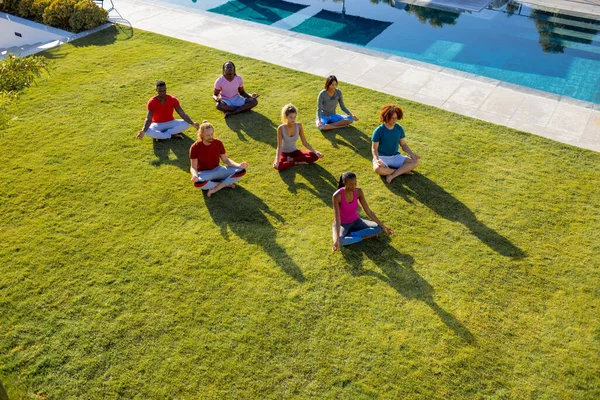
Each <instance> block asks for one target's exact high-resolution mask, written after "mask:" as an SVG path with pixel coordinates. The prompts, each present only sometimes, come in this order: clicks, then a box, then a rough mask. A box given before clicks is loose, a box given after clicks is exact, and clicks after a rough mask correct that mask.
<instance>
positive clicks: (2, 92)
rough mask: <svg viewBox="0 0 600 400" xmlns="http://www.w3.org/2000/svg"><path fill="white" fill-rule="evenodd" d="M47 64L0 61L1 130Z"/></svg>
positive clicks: (26, 59) (11, 56)
mask: <svg viewBox="0 0 600 400" xmlns="http://www.w3.org/2000/svg"><path fill="white" fill-rule="evenodd" d="M46 66H47V65H46V59H45V58H44V57H42V56H29V57H23V58H21V57H17V56H15V55H14V54H10V53H9V54H8V55H7V56H6V57H5V58H4V59H3V60H2V61H0V131H2V130H3V129H4V128H6V126H7V125H8V119H9V117H8V114H7V113H6V108H7V107H8V103H9V102H11V101H12V100H15V99H16V98H17V96H18V94H19V92H20V91H21V90H23V89H25V88H26V87H29V86H31V84H32V83H33V82H34V81H35V78H37V77H39V76H40V75H41V74H42V72H43V71H44V70H45V69H46ZM0 394H1V391H0Z"/></svg>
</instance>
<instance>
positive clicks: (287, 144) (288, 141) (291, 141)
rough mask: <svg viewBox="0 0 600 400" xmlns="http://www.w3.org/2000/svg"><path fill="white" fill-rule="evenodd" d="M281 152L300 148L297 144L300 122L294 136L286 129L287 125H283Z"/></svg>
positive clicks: (289, 151)
mask: <svg viewBox="0 0 600 400" xmlns="http://www.w3.org/2000/svg"><path fill="white" fill-rule="evenodd" d="M281 128H282V130H281V133H282V135H281V136H282V140H281V152H282V153H291V152H292V151H296V150H298V146H296V142H297V141H298V136H299V134H300V128H298V124H296V133H295V134H294V136H288V135H287V131H286V129H285V125H281Z"/></svg>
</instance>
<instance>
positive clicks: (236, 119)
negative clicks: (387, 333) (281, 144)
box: [225, 110, 277, 148]
mask: <svg viewBox="0 0 600 400" xmlns="http://www.w3.org/2000/svg"><path fill="white" fill-rule="evenodd" d="M225 122H226V123H227V126H228V127H229V129H231V130H232V131H234V132H235V133H237V135H238V138H239V139H240V140H244V141H247V140H248V138H247V137H246V136H245V135H247V136H250V137H251V138H252V139H254V140H257V141H260V142H263V143H266V144H268V145H269V146H271V147H273V148H277V125H275V124H274V123H273V121H271V120H270V119H269V118H267V117H265V116H264V115H262V114H259V113H257V112H255V111H252V110H250V111H246V112H243V113H239V114H235V115H230V116H229V117H227V118H225Z"/></svg>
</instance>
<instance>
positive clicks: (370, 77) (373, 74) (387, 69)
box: [332, 60, 409, 90]
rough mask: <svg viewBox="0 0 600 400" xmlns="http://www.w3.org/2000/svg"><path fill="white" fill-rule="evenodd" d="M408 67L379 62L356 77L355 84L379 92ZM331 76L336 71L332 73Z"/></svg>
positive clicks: (390, 62)
mask: <svg viewBox="0 0 600 400" xmlns="http://www.w3.org/2000/svg"><path fill="white" fill-rule="evenodd" d="M408 68H409V67H408V66H406V65H402V64H400V63H398V62H396V61H389V60H381V62H380V63H378V64H377V65H375V66H374V67H373V68H371V69H369V70H368V71H367V72H365V73H364V74H362V75H360V76H359V77H358V80H357V82H363V84H362V85H370V88H371V89H375V90H381V89H383V88H384V87H386V86H387V85H389V84H390V83H391V82H392V81H393V80H394V79H396V78H398V77H399V76H400V75H401V74H402V73H403V72H405V71H406V70H407V69H408ZM332 73H333V74H335V73H337V71H332Z"/></svg>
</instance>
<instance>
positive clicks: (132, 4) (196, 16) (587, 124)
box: [111, 0, 600, 151]
mask: <svg viewBox="0 0 600 400" xmlns="http://www.w3.org/2000/svg"><path fill="white" fill-rule="evenodd" d="M205 1H211V0H205ZM554 1H557V0H554ZM115 6H116V9H117V11H118V12H119V13H120V14H121V16H122V18H123V19H125V20H127V21H128V22H130V23H131V25H132V26H133V27H135V28H139V29H143V30H147V31H151V32H155V33H159V34H163V35H167V36H171V37H175V38H178V39H182V40H187V41H190V42H194V43H198V44H201V45H205V46H208V47H212V48H216V49H220V50H224V51H228V52H231V53H234V54H239V55H242V56H247V57H252V58H256V59H259V60H263V61H267V62H269V63H272V64H276V65H280V66H283V67H287V68H291V69H295V70H300V71H304V72H308V73H312V74H315V75H320V76H327V75H329V74H334V75H336V76H337V77H338V79H340V80H341V81H344V82H348V83H351V84H355V85H360V86H363V87H366V88H369V89H373V90H378V91H381V92H384V93H389V94H392V95H394V96H398V97H402V98H405V99H409V100H413V101H417V102H420V103H423V104H428V105H431V106H435V107H440V108H443V109H446V110H449V111H452V112H456V113H459V114H462V115H466V116H470V117H474V118H478V119H481V120H484V121H488V122H492V123H495V124H499V125H505V126H509V127H512V128H515V129H519V130H522V131H525V132H529V133H533V134H536V135H540V136H543V137H546V138H549V139H553V140H557V141H560V142H563V143H568V144H571V145H574V146H579V147H582V148H586V149H592V150H595V151H600V105H598V104H593V103H589V102H584V101H580V100H575V99H572V98H569V97H563V96H560V95H555V94H551V93H547V92H541V91H537V90H534V89H529V88H525V87H521V86H517V85H513V84H509V83H506V82H501V81H498V80H494V79H490V78H486V77H481V76H478V75H473V74H468V73H465V72H461V71H456V70H452V69H448V68H443V67H439V66H436V65H432V64H426V63H422V62H418V61H415V60H411V59H406V58H400V57H397V56H392V55H389V54H386V53H380V52H375V51H371V50H367V49H365V48H362V47H359V46H354V45H350V44H342V43H338V42H334V41H330V40H324V39H319V38H315V37H312V36H307V35H303V34H299V33H295V32H289V31H284V30H281V29H276V28H273V27H270V26H264V25H259V24H253V23H249V22H246V21H241V20H237V19H234V18H230V17H225V16H220V15H216V14H213V13H209V12H203V11H199V10H190V9H189V8H185V7H179V6H175V5H172V4H169V3H161V2H159V1H157V0H116V4H115ZM111 15H116V14H115V12H114V11H113V12H112V13H111Z"/></svg>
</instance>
